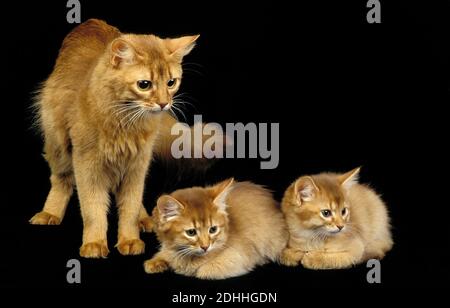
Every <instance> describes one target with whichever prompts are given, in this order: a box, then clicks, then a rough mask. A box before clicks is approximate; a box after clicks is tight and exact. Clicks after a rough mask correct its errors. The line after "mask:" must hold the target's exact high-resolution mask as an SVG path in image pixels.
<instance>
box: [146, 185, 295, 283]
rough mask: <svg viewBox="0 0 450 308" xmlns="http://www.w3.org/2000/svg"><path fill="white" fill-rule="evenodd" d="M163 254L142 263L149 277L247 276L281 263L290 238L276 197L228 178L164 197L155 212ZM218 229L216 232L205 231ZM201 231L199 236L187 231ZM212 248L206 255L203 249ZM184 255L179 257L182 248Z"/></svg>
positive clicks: (154, 218) (202, 277) (155, 221)
mask: <svg viewBox="0 0 450 308" xmlns="http://www.w3.org/2000/svg"><path fill="white" fill-rule="evenodd" d="M152 217H153V220H154V223H155V232H156V234H157V237H158V239H159V241H160V242H161V249H160V251H159V252H158V253H157V254H156V255H155V256H153V258H152V259H150V260H147V261H146V262H145V264H144V268H145V271H146V272H147V273H156V272H162V271H164V270H166V269H169V268H171V269H173V270H174V271H175V272H176V273H179V274H182V275H187V276H194V277H197V278H201V279H224V278H229V277H234V276H239V275H243V274H245V273H247V272H249V271H251V270H252V269H253V268H254V267H255V266H258V265H261V264H264V263H266V262H268V261H278V259H279V254H280V253H281V251H282V249H283V248H284V247H285V246H286V242H287V238H288V234H287V229H286V226H285V221H284V218H283V215H282V213H281V211H280V209H279V206H278V203H277V202H276V201H275V200H274V199H273V197H272V194H271V193H270V192H269V191H268V190H266V189H265V188H263V187H261V186H259V185H256V184H253V183H250V182H239V183H236V182H235V183H233V180H227V181H224V182H221V183H219V184H217V185H214V186H211V187H206V188H201V187H193V188H187V189H181V190H178V191H175V192H174V193H172V194H170V195H169V196H167V195H166V196H162V197H160V198H159V200H158V204H157V206H156V207H155V208H154V210H153V215H152ZM211 225H217V226H219V227H218V228H219V229H218V230H219V231H218V232H217V233H218V234H217V235H212V236H211V235H210V234H208V232H207V230H208V228H209V227H211ZM194 226H195V227H196V228H197V230H198V231H197V232H199V234H198V235H197V238H189V237H187V236H186V235H185V234H184V232H185V230H186V229H188V228H193V227H194ZM202 245H203V246H205V245H206V247H212V250H210V251H208V252H207V253H205V254H200V255H198V254H197V252H198V251H200V252H202V251H201V250H200V249H199V248H198V247H200V246H202ZM183 247H187V248H186V250H185V251H186V252H185V253H184V254H183V252H181V253H180V251H182V250H180V249H182V248H183Z"/></svg>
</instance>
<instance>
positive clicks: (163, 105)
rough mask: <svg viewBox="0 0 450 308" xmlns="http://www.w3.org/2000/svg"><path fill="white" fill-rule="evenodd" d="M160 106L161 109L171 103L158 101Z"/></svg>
mask: <svg viewBox="0 0 450 308" xmlns="http://www.w3.org/2000/svg"><path fill="white" fill-rule="evenodd" d="M158 105H159V107H161V110H163V109H164V107H166V106H167V105H169V103H158Z"/></svg>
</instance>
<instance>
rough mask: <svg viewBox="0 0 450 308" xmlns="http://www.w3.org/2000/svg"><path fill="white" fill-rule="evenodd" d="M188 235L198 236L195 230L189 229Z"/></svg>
mask: <svg viewBox="0 0 450 308" xmlns="http://www.w3.org/2000/svg"><path fill="white" fill-rule="evenodd" d="M186 234H187V235H188V236H195V235H196V234H197V230H195V229H188V230H186Z"/></svg>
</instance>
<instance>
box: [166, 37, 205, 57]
mask: <svg viewBox="0 0 450 308" xmlns="http://www.w3.org/2000/svg"><path fill="white" fill-rule="evenodd" d="M199 37H200V35H190V36H182V37H178V38H173V39H165V40H164V43H165V45H166V47H167V49H168V50H169V53H170V56H171V57H173V58H175V59H176V60H177V61H179V62H181V61H182V60H183V57H184V56H185V55H187V54H188V53H190V52H191V51H192V49H193V48H194V46H195V41H196V40H197V39H198V38H199Z"/></svg>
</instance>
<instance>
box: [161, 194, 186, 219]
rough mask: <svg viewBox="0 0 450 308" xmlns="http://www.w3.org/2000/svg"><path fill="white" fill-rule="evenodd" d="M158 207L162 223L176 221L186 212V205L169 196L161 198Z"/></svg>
mask: <svg viewBox="0 0 450 308" xmlns="http://www.w3.org/2000/svg"><path fill="white" fill-rule="evenodd" d="M156 206H157V207H158V213H159V220H160V221H161V222H162V223H166V222H168V221H171V220H174V219H176V218H177V217H178V216H180V215H181V213H182V212H183V210H184V205H183V204H181V202H179V201H178V200H177V199H175V198H174V197H172V196H169V195H163V196H161V197H159V198H158V201H157V203H156Z"/></svg>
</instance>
